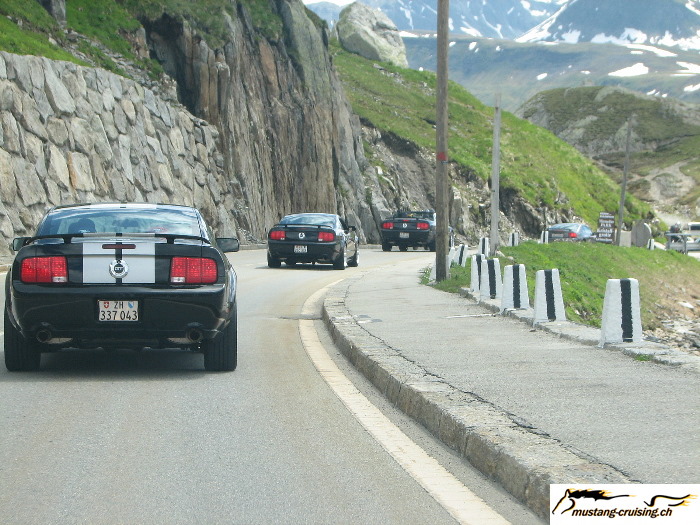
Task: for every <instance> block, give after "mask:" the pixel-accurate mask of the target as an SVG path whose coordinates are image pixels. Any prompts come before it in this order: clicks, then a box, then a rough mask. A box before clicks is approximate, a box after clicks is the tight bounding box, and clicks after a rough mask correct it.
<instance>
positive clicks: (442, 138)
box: [435, 0, 450, 282]
mask: <svg viewBox="0 0 700 525" xmlns="http://www.w3.org/2000/svg"><path fill="white" fill-rule="evenodd" d="M449 15H450V2H449V0H438V16H437V20H438V23H437V108H436V110H437V111H436V112H437V115H436V116H437V118H436V126H435V127H436V141H435V142H436V145H437V154H436V155H435V160H436V172H435V208H436V209H435V211H436V213H437V224H436V232H435V235H436V239H435V279H436V280H437V281H438V282H439V281H444V280H445V279H447V278H449V271H450V269H449V267H448V264H447V254H448V249H449V248H448V244H449V243H448V240H447V237H448V228H449V227H448V223H449V220H450V217H449V215H450V213H449V204H448V201H447V190H448V180H447V119H448V113H447V76H448V73H447V50H448V45H447V44H448V42H447V37H448V31H449V25H448V24H449Z"/></svg>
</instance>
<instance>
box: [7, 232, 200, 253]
mask: <svg viewBox="0 0 700 525" xmlns="http://www.w3.org/2000/svg"><path fill="white" fill-rule="evenodd" d="M76 237H78V238H84V239H98V238H104V237H125V238H127V239H133V238H137V239H139V238H147V239H153V238H161V239H165V240H166V242H167V243H168V244H174V243H175V240H176V239H187V240H193V241H203V242H205V243H207V244H211V241H209V239H206V238H204V237H202V236H200V235H180V234H177V233H126V234H125V233H122V232H104V233H61V234H54V235H36V236H34V237H17V238H16V239H14V240H13V241H12V249H13V250H14V251H19V249H20V248H22V246H26V245H27V244H30V243H32V242H34V241H39V240H42V239H63V242H64V243H65V244H71V242H72V241H73V239H75V238H76Z"/></svg>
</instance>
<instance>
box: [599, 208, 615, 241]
mask: <svg viewBox="0 0 700 525" xmlns="http://www.w3.org/2000/svg"><path fill="white" fill-rule="evenodd" d="M614 234H615V215H613V214H612V213H607V212H604V211H601V212H600V215H599V216H598V237H597V241H598V242H605V243H608V244H612V242H613V238H614Z"/></svg>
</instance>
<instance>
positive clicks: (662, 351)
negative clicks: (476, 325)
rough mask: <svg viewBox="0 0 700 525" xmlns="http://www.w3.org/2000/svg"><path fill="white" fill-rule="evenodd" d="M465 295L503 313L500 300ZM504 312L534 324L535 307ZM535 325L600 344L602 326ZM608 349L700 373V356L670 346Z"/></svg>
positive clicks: (647, 343)
mask: <svg viewBox="0 0 700 525" xmlns="http://www.w3.org/2000/svg"><path fill="white" fill-rule="evenodd" d="M459 294H460V295H461V296H462V297H466V298H468V299H472V300H474V301H476V302H478V303H479V304H480V305H481V306H483V307H484V308H486V309H488V310H490V311H492V312H499V313H500V312H501V301H500V300H491V299H486V300H479V297H477V296H476V295H475V294H474V293H472V292H471V290H469V289H467V288H462V289H461V290H460V292H459ZM503 315H507V316H508V317H512V318H513V319H517V320H518V321H522V322H524V323H527V324H529V325H530V326H533V321H534V313H533V309H532V308H527V309H523V310H506V311H505V312H503ZM534 328H537V329H540V330H544V331H545V332H549V333H551V334H554V335H557V336H559V337H561V338H562V339H567V340H569V341H576V342H577V343H581V344H584V345H590V346H598V345H599V344H600V329H599V328H593V327H590V326H584V325H582V324H578V323H574V322H573V321H552V322H548V323H537V324H535V325H534ZM604 348H605V349H606V350H615V351H618V352H622V353H623V354H625V355H628V356H630V357H636V358H639V357H644V358H646V359H648V360H649V361H653V362H654V363H658V364H661V365H669V366H678V367H681V368H684V369H686V370H689V371H691V372H695V373H700V357H699V356H695V355H689V354H686V353H684V352H681V351H680V350H676V349H675V348H671V347H670V346H667V345H664V344H661V343H655V342H652V341H641V342H639V343H615V344H613V343H606V344H605V346H604Z"/></svg>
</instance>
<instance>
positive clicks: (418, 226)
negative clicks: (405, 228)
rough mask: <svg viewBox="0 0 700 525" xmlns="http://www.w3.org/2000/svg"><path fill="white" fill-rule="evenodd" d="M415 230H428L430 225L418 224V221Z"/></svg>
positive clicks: (425, 223)
mask: <svg viewBox="0 0 700 525" xmlns="http://www.w3.org/2000/svg"><path fill="white" fill-rule="evenodd" d="M416 229H418V230H429V229H430V224H428V223H427V222H420V221H418V222H417V223H416Z"/></svg>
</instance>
